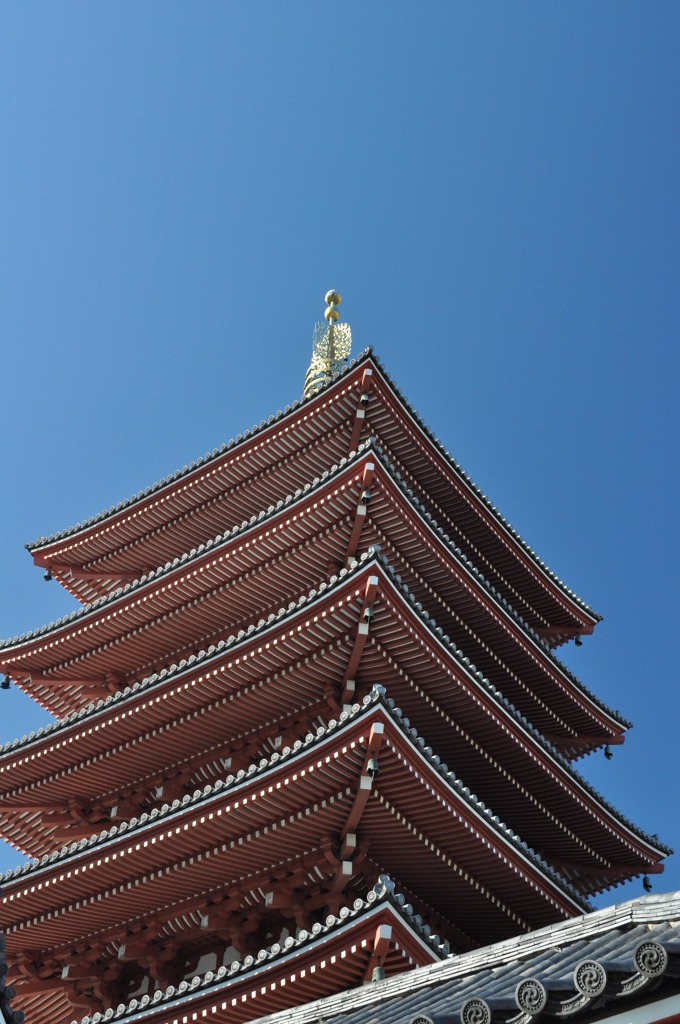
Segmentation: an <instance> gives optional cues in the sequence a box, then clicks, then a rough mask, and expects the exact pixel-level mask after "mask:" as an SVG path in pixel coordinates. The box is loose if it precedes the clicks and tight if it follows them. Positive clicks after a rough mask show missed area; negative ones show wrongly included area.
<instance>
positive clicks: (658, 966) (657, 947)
mask: <svg viewBox="0 0 680 1024" xmlns="http://www.w3.org/2000/svg"><path fill="white" fill-rule="evenodd" d="M633 957H634V959H635V966H636V967H637V969H638V971H639V972H640V973H641V974H645V975H646V976H647V977H648V978H658V976H659V975H660V974H663V972H664V971H665V970H666V968H667V967H668V953H667V952H666V950H665V949H664V948H663V946H662V945H661V943H660V942H654V940H653V939H649V940H646V941H645V942H641V943H640V944H639V946H637V947H636V949H635V953H634V954H633Z"/></svg>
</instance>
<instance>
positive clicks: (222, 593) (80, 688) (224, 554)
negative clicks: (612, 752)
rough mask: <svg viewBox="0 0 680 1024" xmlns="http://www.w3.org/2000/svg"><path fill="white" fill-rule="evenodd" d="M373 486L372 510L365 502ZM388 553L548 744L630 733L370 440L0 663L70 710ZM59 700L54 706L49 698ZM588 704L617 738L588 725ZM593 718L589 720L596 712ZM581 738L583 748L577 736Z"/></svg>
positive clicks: (2, 655)
mask: <svg viewBox="0 0 680 1024" xmlns="http://www.w3.org/2000/svg"><path fill="white" fill-rule="evenodd" d="M366 482H368V483H369V484H370V492H369V493H370V501H367V502H363V501H362V500H361V496H362V494H363V493H366V491H365V490H364V487H365V486H366ZM359 544H361V546H362V547H364V548H365V547H367V546H370V545H371V544H373V545H374V546H379V547H380V548H381V550H382V551H383V553H385V554H387V555H388V556H389V560H390V562H391V563H392V564H393V566H394V567H395V568H396V569H397V571H398V572H399V573H400V574H401V576H402V578H403V579H404V580H405V582H406V583H407V584H408V586H409V589H410V590H411V592H412V593H413V594H414V595H415V597H416V600H418V601H419V602H420V603H422V605H423V607H424V608H425V609H426V610H427V612H428V614H429V615H430V616H432V615H434V616H436V619H437V621H438V622H439V623H440V625H442V626H443V627H444V629H445V631H446V632H447V635H449V636H450V637H451V638H452V640H453V641H454V643H456V644H458V645H459V646H461V647H462V648H463V649H464V650H465V653H466V655H467V656H469V657H470V658H471V660H473V661H474V662H475V664H477V665H478V666H479V668H480V669H481V670H482V671H483V672H484V674H485V675H487V676H488V677H489V678H490V679H491V681H492V682H493V683H494V684H495V685H496V686H498V687H500V688H501V689H502V691H503V692H504V693H505V694H506V696H508V697H509V699H511V700H512V701H513V703H514V704H515V705H516V706H517V707H518V708H519V709H520V710H521V711H522V713H523V714H525V715H526V716H527V717H528V718H530V719H531V720H532V721H534V722H537V721H539V719H537V717H536V702H537V701H538V702H539V704H541V706H542V708H545V707H550V708H551V709H553V711H556V712H558V715H559V721H557V720H555V719H554V718H553V719H552V720H551V719H550V718H549V716H548V718H546V716H545V715H543V719H544V722H543V724H544V726H545V730H547V735H548V736H549V737H550V739H551V740H552V742H554V743H555V745H556V746H558V748H560V749H561V750H562V751H563V752H565V753H567V754H569V756H580V755H582V754H584V753H587V752H588V751H589V750H592V749H593V748H594V747H596V746H598V745H602V744H604V743H606V742H610V741H611V736H612V733H611V725H612V722H613V721H614V722H616V726H617V728H616V732H617V733H620V732H622V731H623V729H624V728H626V727H628V725H629V723H628V722H626V721H625V720H624V719H622V718H621V717H620V716H619V715H617V714H616V713H615V712H612V711H611V710H610V709H609V708H606V706H605V705H603V704H602V703H601V702H600V701H598V700H597V698H596V697H595V696H594V695H593V694H592V693H591V692H590V691H587V690H586V689H585V687H584V686H583V684H582V683H580V682H579V681H578V680H577V679H576V677H575V676H573V675H572V673H570V672H569V670H568V669H567V668H566V667H565V666H564V665H562V664H561V663H560V662H559V661H558V659H557V658H556V657H555V656H554V655H553V654H552V652H551V651H550V649H549V647H548V646H547V644H546V643H545V642H544V641H543V640H542V639H541V638H540V637H539V636H538V635H537V634H536V633H535V632H534V631H533V630H532V628H531V627H530V626H529V625H528V624H527V623H526V622H525V621H524V620H523V619H522V618H521V617H520V616H519V615H518V614H517V612H516V611H515V610H514V609H513V608H512V607H511V606H509V605H508V603H507V601H506V600H505V599H504V598H503V597H502V595H501V594H500V593H499V592H498V591H497V590H496V589H495V588H494V587H493V586H492V585H491V584H490V583H489V582H488V581H487V580H486V579H485V578H484V577H483V576H482V574H481V573H480V572H479V571H478V570H477V568H476V567H475V566H474V565H472V564H471V563H470V562H469V560H468V559H467V558H466V556H465V555H464V554H463V553H462V552H461V551H460V549H459V548H457V547H455V546H454V545H453V543H452V542H451V540H450V538H449V537H448V536H447V535H446V534H445V533H444V532H443V530H442V529H441V527H439V526H438V525H437V523H436V522H435V521H434V520H433V519H432V517H431V515H430V514H429V513H427V512H426V510H425V509H424V508H423V507H422V506H421V505H420V504H419V502H418V501H417V500H416V499H415V498H414V497H413V494H412V492H411V491H410V489H407V487H406V485H405V483H404V482H403V480H401V479H400V477H399V474H398V473H396V472H395V470H394V467H392V466H391V465H390V464H389V462H387V460H386V459H385V458H384V456H383V454H382V452H381V451H380V449H379V448H377V447H376V446H375V445H374V443H373V442H371V441H368V442H366V443H365V444H364V445H362V446H361V448H360V450H359V451H358V452H357V453H356V454H354V455H353V456H352V457H351V458H350V459H348V460H347V459H343V460H341V463H340V465H339V466H335V467H333V468H332V470H330V471H329V472H325V473H324V474H323V475H322V477H321V478H317V479H316V480H314V481H313V482H312V483H311V484H307V485H306V486H305V488H303V489H302V490H299V491H297V492H296V493H295V494H292V495H288V496H287V497H286V498H285V500H283V501H280V502H279V503H278V505H277V506H270V507H269V509H268V510H267V511H262V512H261V513H260V514H259V515H258V516H253V517H252V518H251V519H250V520H248V521H246V522H244V523H242V524H240V526H238V527H234V528H233V530H231V531H230V532H229V533H228V534H226V535H221V536H219V537H217V538H215V539H214V541H213V542H211V543H209V544H207V545H202V546H201V547H200V548H199V549H198V550H195V551H192V552H189V553H187V554H185V555H183V556H182V558H180V559H175V560H174V561H173V562H171V563H168V564H167V565H166V566H165V567H164V568H162V569H160V570H159V571H157V572H154V573H151V574H149V576H148V577H143V578H142V579H141V580H139V581H137V582H134V583H132V584H128V585H126V586H125V587H123V588H122V589H120V590H118V591H116V592H114V593H113V594H111V595H110V596H108V597H105V598H101V599H99V600H98V601H97V602H95V604H94V605H92V606H90V607H89V608H87V609H82V610H81V611H79V612H73V613H71V615H69V616H67V617H66V618H64V619H61V620H58V621H57V622H56V623H51V624H50V626H47V627H43V628H42V629H40V630H36V631H35V632H33V633H29V634H23V635H22V636H21V637H16V638H15V639H14V640H8V641H6V642H5V643H3V644H0V666H1V667H2V668H3V669H4V671H5V672H6V673H7V674H8V675H12V676H13V677H14V678H15V679H16V680H17V681H18V682H19V683H20V685H22V686H23V687H24V688H26V689H27V690H28V692H30V693H31V695H32V696H34V697H35V699H38V700H39V701H40V702H41V703H44V704H45V705H46V706H47V707H48V708H49V710H51V711H53V712H54V713H59V714H63V713H64V712H69V711H71V710H74V709H75V708H76V707H79V706H82V704H84V703H87V702H89V701H90V700H92V699H93V698H97V697H105V696H106V695H107V694H109V693H111V692H113V691H116V690H118V689H122V688H124V686H125V685H126V684H129V683H130V682H134V681H136V680H139V679H141V678H143V677H144V676H146V675H149V674H150V673H151V672H153V671H157V670H158V669H160V668H162V667H166V666H168V665H169V664H172V663H173V661H179V660H181V658H182V657H187V656H189V655H190V654H193V653H195V652H196V651H197V650H199V649H200V648H201V647H202V646H208V645H209V644H210V643H215V642H217V641H219V640H220V639H223V638H225V637H226V636H228V635H229V632H230V630H232V629H235V628H237V627H245V626H247V625H249V624H251V623H254V622H257V621H258V619H259V618H260V617H266V616H267V615H269V614H271V613H273V612H275V611H277V610H278V609H279V607H280V605H281V603H282V601H290V600H291V599H294V600H295V599H298V598H299V597H300V596H301V595H302V594H305V593H307V592H308V590H309V589H310V587H312V586H315V585H318V584H319V583H320V582H321V581H322V580H324V579H325V578H327V575H328V571H329V569H328V567H329V566H331V567H332V566H336V567H339V566H341V565H342V564H343V563H344V562H345V561H346V560H347V559H348V557H351V556H352V555H353V554H354V553H355V551H356V550H357V548H358V546H359ZM55 688H56V689H57V690H58V696H57V695H56V694H55V695H54V696H51V695H50V690H52V691H54V690H55ZM584 694H585V696H586V704H587V705H588V709H589V711H590V708H591V707H597V708H598V709H599V711H600V712H604V713H605V716H606V718H607V720H608V728H607V729H605V731H603V730H602V728H601V725H600V724H595V725H594V726H592V723H591V722H590V720H589V719H588V720H587V721H586V719H585V718H584V714H583V695H584ZM586 718H588V716H586ZM577 733H580V734H582V735H583V736H584V737H585V739H584V740H582V741H581V742H580V743H579V742H576V743H575V744H574V742H573V739H574V736H575V734H577Z"/></svg>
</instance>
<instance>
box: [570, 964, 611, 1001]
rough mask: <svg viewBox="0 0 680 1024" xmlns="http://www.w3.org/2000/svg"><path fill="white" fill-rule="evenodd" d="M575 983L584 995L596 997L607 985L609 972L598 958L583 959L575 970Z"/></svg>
mask: <svg viewBox="0 0 680 1024" xmlns="http://www.w3.org/2000/svg"><path fill="white" fill-rule="evenodd" d="M574 984H575V985H576V988H577V989H578V990H579V992H582V993H583V995H584V996H589V997H590V998H591V999H594V998H595V996H599V995H602V993H603V992H604V990H605V988H606V987H607V972H606V971H605V969H604V967H603V966H602V964H598V962H597V960H582V961H581V963H580V964H577V965H576V968H575V970H574Z"/></svg>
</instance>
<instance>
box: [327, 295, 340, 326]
mask: <svg viewBox="0 0 680 1024" xmlns="http://www.w3.org/2000/svg"><path fill="white" fill-rule="evenodd" d="M326 302H327V303H328V306H327V307H326V312H325V313H324V316H325V318H326V320H328V323H330V322H331V320H333V321H336V320H338V319H339V317H340V314H339V313H338V309H337V307H338V306H339V305H340V303H341V302H342V296H341V294H340V292H336V291H333V290H331V291H329V292H326Z"/></svg>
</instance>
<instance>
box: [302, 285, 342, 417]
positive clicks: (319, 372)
mask: <svg viewBox="0 0 680 1024" xmlns="http://www.w3.org/2000/svg"><path fill="white" fill-rule="evenodd" d="M341 302H342V296H341V295H340V293H339V292H336V291H330V292H326V303H327V306H326V312H325V313H324V317H325V318H326V323H325V324H322V323H317V324H315V326H314V347H313V349H312V361H311V363H310V364H309V369H308V370H307V376H306V377H305V390H304V395H305V398H306V397H307V396H308V395H313V394H314V392H315V391H318V390H319V388H320V387H323V385H324V384H325V383H326V382H327V381H329V380H330V379H331V377H332V376H333V374H334V373H337V372H338V370H341V369H342V367H343V366H345V365H346V363H347V359H348V357H349V352H350V348H351V347H352V332H351V331H350V329H349V324H339V323H338V322H337V321H338V317H339V316H340V314H339V313H338V306H339V305H340V303H341Z"/></svg>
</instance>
